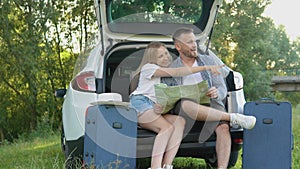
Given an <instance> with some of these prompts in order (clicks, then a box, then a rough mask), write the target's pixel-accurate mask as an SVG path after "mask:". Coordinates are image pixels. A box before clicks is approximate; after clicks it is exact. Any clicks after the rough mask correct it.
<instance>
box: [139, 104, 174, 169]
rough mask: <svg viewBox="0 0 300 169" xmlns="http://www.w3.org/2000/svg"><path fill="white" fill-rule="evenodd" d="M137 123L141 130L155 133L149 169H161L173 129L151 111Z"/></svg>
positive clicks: (143, 115) (145, 113) (141, 116)
mask: <svg viewBox="0 0 300 169" xmlns="http://www.w3.org/2000/svg"><path fill="white" fill-rule="evenodd" d="M138 121H139V125H140V126H141V127H142V128H145V129H148V130H152V131H154V132H156V133H157V136H156V137H155V140H154V145H153V150H152V159H151V168H153V169H154V168H161V167H162V160H163V156H164V152H165V151H166V147H167V144H168V142H169V139H170V137H171V135H172V133H173V131H174V127H173V125H172V124H170V123H169V122H168V121H167V120H166V119H165V118H164V117H162V116H161V115H158V114H156V113H154V111H153V110H152V109H151V110H148V111H146V112H144V113H143V114H141V115H140V116H139V118H138Z"/></svg>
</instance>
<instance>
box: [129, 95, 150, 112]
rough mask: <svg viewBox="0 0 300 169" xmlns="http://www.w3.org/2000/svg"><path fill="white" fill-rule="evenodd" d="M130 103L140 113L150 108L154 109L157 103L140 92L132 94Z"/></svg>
mask: <svg viewBox="0 0 300 169" xmlns="http://www.w3.org/2000/svg"><path fill="white" fill-rule="evenodd" d="M130 104H131V106H132V107H133V108H134V109H135V110H136V111H137V112H138V114H139V115H140V114H141V113H144V112H145V111H147V110H149V109H153V105H154V104H155V103H154V102H153V101H152V100H150V99H149V98H148V97H146V96H144V95H140V94H139V95H132V96H130Z"/></svg>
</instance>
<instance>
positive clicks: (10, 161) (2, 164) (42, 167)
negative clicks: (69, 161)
mask: <svg viewBox="0 0 300 169" xmlns="http://www.w3.org/2000/svg"><path fill="white" fill-rule="evenodd" d="M63 166H64V156H63V154H62V152H61V149H60V135H59V134H58V133H57V134H53V135H50V136H48V137H46V138H39V137H37V138H34V139H33V140H32V141H18V142H16V143H14V144H8V143H6V144H5V145H1V146H0V168H1V169H2V168H10V169H29V168H30V169H61V168H63Z"/></svg>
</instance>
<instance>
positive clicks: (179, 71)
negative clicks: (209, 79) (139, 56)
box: [153, 65, 225, 77]
mask: <svg viewBox="0 0 300 169" xmlns="http://www.w3.org/2000/svg"><path fill="white" fill-rule="evenodd" d="M224 66H225V65H217V66H196V67H187V66H185V67H177V68H158V69H157V70H156V71H155V73H154V74H153V76H155V77H167V76H175V77H176V76H186V75H190V74H193V73H197V72H201V71H204V70H209V71H211V72H212V73H213V74H220V72H219V71H218V69H220V68H222V67H224Z"/></svg>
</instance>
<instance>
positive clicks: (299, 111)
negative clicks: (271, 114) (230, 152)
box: [0, 105, 300, 169]
mask: <svg viewBox="0 0 300 169" xmlns="http://www.w3.org/2000/svg"><path fill="white" fill-rule="evenodd" d="M293 134H294V150H293V155H292V156H293V169H299V166H300V105H298V106H297V107H295V108H294V109H293ZM241 161H242V160H241V157H239V160H238V162H237V164H236V166H235V167H234V168H232V169H241V168H242V167H241V166H242V162H241ZM64 163H65V160H64V157H63V154H62V152H61V149H60V134H59V132H56V133H52V134H49V135H47V136H43V137H35V138H32V140H30V141H17V142H16V143H14V144H9V143H4V144H3V145H0V169H2V168H3V169H4V168H5V169H8V168H9V169H62V168H64ZM174 164H175V167H176V169H180V168H185V169H186V168H192V169H205V168H206V167H205V163H204V161H203V160H200V159H193V158H177V159H176V160H175V162H174Z"/></svg>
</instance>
